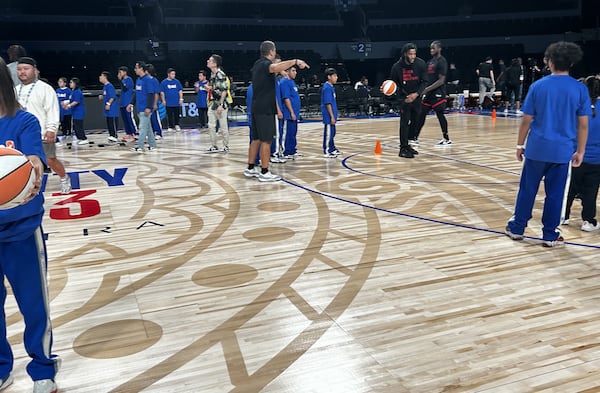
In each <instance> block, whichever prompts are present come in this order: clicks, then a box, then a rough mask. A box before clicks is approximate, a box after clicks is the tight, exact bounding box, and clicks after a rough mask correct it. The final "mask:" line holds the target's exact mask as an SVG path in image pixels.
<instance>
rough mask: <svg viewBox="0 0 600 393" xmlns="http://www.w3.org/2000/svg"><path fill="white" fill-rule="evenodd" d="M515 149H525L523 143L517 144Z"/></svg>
mask: <svg viewBox="0 0 600 393" xmlns="http://www.w3.org/2000/svg"><path fill="white" fill-rule="evenodd" d="M517 149H521V150H523V149H525V145H517Z"/></svg>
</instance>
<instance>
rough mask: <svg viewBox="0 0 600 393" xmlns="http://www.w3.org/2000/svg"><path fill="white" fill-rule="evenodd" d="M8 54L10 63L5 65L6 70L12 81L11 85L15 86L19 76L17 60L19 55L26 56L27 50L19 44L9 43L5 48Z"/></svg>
mask: <svg viewBox="0 0 600 393" xmlns="http://www.w3.org/2000/svg"><path fill="white" fill-rule="evenodd" d="M6 53H7V54H8V61H10V63H9V64H8V65H7V67H8V70H9V71H10V76H11V78H12V81H13V85H14V86H17V85H18V84H19V83H20V82H19V78H18V77H17V60H19V59H20V58H21V57H25V56H27V51H25V48H23V47H22V46H21V45H11V46H9V47H8V49H7V50H6Z"/></svg>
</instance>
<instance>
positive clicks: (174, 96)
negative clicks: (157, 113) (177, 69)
mask: <svg viewBox="0 0 600 393" xmlns="http://www.w3.org/2000/svg"><path fill="white" fill-rule="evenodd" d="M160 87H161V91H162V92H163V93H165V101H166V102H167V106H179V92H180V91H182V90H183V86H182V85H181V82H179V80H177V79H169V78H166V79H163V81H162V82H161V83H160Z"/></svg>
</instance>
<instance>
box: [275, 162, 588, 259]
mask: <svg viewBox="0 0 600 393" xmlns="http://www.w3.org/2000/svg"><path fill="white" fill-rule="evenodd" d="M357 154H358V153H357ZM345 160H346V158H345V159H344V161H345ZM282 181H283V182H285V183H287V184H289V185H291V186H294V187H297V188H300V189H302V190H305V191H307V192H311V193H313V194H317V195H320V196H322V197H325V198H329V199H335V200H337V201H340V202H344V203H349V204H351V205H355V206H360V207H363V208H367V209H372V210H376V211H379V212H383V213H389V214H394V215H396V216H401V217H406V218H413V219H415V220H421V221H426V222H430V223H433V224H441V225H447V226H451V227H455V228H463V229H469V230H473V231H479V232H486V233H490V234H494V235H501V236H506V234H505V233H504V232H500V231H495V230H493V229H486V228H478V227H474V226H471V225H465V224H458V223H454V222H448V221H441V220H436V219H433V218H427V217H421V216H415V215H413V214H408V213H402V212H397V211H393V210H388V209H383V208H381V207H377V206H372V205H366V204H364V203H360V202H356V201H351V200H349V199H345V198H341V197H338V196H335V195H331V194H327V193H324V192H321V191H317V190H315V189H311V188H308V187H305V186H303V185H301V184H298V183H295V182H293V181H291V180H288V179H285V178H284V179H282ZM524 238H526V239H531V240H536V241H539V242H542V241H543V239H541V238H539V237H533V236H524ZM567 244H568V245H571V246H577V247H585V248H593V249H600V245H593V244H583V243H573V242H565V245H567Z"/></svg>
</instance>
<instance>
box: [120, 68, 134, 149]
mask: <svg viewBox="0 0 600 393" xmlns="http://www.w3.org/2000/svg"><path fill="white" fill-rule="evenodd" d="M117 75H118V78H119V80H120V81H121V96H120V97H119V111H120V112H121V118H122V119H123V127H124V128H125V136H124V137H123V142H131V141H134V140H135V135H136V134H137V127H136V125H135V119H134V117H133V112H132V111H131V106H130V104H131V100H132V99H133V93H134V92H135V86H134V84H133V79H131V77H130V76H129V68H128V67H126V66H121V67H119V71H118V74H117ZM128 109H129V110H128Z"/></svg>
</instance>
